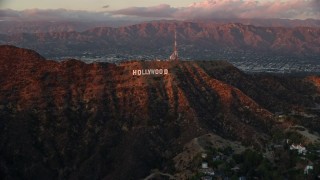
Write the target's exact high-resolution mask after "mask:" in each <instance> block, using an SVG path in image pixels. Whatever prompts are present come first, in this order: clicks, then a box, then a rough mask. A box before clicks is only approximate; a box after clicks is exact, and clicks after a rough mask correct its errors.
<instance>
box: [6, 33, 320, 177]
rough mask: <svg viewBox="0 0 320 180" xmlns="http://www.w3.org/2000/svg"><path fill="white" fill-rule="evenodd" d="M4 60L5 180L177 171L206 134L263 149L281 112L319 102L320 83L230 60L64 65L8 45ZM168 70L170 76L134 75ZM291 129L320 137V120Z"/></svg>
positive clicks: (304, 108)
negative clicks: (252, 70)
mask: <svg viewBox="0 0 320 180" xmlns="http://www.w3.org/2000/svg"><path fill="white" fill-rule="evenodd" d="M95 31H100V30H98V29H96V30H95ZM101 32H103V31H101ZM87 33H89V32H87ZM0 63H1V66H0V84H1V86H0V117H1V118H0V119H1V123H0V152H1V153H0V154H1V155H0V177H1V179H5V178H7V179H20V178H23V179H34V178H35V177H37V178H38V179H140V178H144V177H147V176H148V175H149V174H151V172H152V170H153V169H159V170H161V171H163V172H167V173H170V174H175V173H177V170H179V169H180V170H181V169H182V170H183V168H179V165H177V164H179V163H177V162H176V161H175V160H174V159H175V158H178V157H180V156H177V155H178V154H180V153H182V152H183V151H184V147H185V146H186V145H188V144H190V142H193V141H194V139H195V138H197V137H201V136H203V135H206V134H208V133H209V134H214V135H215V136H219V137H220V138H221V139H228V140H229V141H238V142H241V143H242V145H243V146H246V147H250V146H252V147H253V148H254V149H256V150H258V151H261V150H263V149H264V148H265V146H266V143H267V142H268V141H270V139H271V138H272V135H273V132H274V131H275V130H278V129H280V130H282V129H285V128H287V127H288V124H286V123H285V124H279V123H278V122H277V120H276V118H275V113H277V112H283V113H289V112H292V111H296V112H300V113H302V112H306V111H307V110H308V109H310V108H314V107H316V103H319V89H318V88H319V83H318V82H319V77H316V76H314V77H307V78H303V77H279V76H271V75H248V74H245V73H243V72H241V71H239V70H238V69H236V68H235V67H233V66H232V65H231V64H229V63H227V62H224V61H190V62H187V61H181V62H177V63H176V62H168V61H127V62H124V63H121V64H119V65H115V64H108V63H94V64H85V63H83V62H81V61H78V60H73V59H72V60H65V61H62V62H55V61H50V60H46V59H45V58H43V57H42V56H41V55H39V54H38V53H36V52H34V51H32V50H27V49H21V48H17V47H13V46H0ZM158 68H159V69H161V68H162V69H168V71H169V73H168V74H167V75H150V76H133V75H132V71H133V70H135V69H158ZM291 123H296V124H299V125H303V126H306V127H308V128H310V129H312V130H315V131H317V132H319V130H320V126H319V124H320V123H319V121H318V118H315V119H313V121H312V122H311V121H310V122H304V121H297V122H291ZM191 144H192V143H191ZM182 170H181V171H182ZM180 173H181V172H180Z"/></svg>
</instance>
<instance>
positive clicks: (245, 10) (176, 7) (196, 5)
mask: <svg viewBox="0 0 320 180" xmlns="http://www.w3.org/2000/svg"><path fill="white" fill-rule="evenodd" d="M146 17H147V18H149V19H177V20H184V19H213V18H282V19H308V18H312V19H320V0H139V1H134V0H112V1H111V0H0V20H61V19H65V20H81V21H91V20H95V21H103V20H117V19H119V18H126V19H139V18H140V19H141V18H146Z"/></svg>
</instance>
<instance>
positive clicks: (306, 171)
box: [304, 165, 313, 175]
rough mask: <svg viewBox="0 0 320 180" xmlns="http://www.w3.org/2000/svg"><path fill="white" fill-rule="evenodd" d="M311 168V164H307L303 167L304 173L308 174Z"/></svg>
mask: <svg viewBox="0 0 320 180" xmlns="http://www.w3.org/2000/svg"><path fill="white" fill-rule="evenodd" d="M312 170H313V166H312V165H307V166H306V167H305V168H304V174H306V175H308V174H309V172H310V171H312Z"/></svg>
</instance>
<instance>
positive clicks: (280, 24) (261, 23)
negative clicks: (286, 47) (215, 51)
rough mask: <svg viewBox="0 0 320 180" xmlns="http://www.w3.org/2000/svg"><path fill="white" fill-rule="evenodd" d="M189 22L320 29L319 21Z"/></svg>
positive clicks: (216, 20) (203, 20) (226, 20)
mask: <svg viewBox="0 0 320 180" xmlns="http://www.w3.org/2000/svg"><path fill="white" fill-rule="evenodd" d="M190 21H192V22H205V23H214V24H228V23H241V24H244V25H253V26H262V27H287V28H294V27H318V28H319V27H320V20H317V19H305V20H301V19H292V20H291V19H198V20H190Z"/></svg>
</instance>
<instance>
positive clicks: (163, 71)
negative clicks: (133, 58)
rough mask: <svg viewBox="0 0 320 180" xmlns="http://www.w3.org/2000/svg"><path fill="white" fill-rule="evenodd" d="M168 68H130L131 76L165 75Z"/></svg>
mask: <svg viewBox="0 0 320 180" xmlns="http://www.w3.org/2000/svg"><path fill="white" fill-rule="evenodd" d="M168 73H169V70H168V69H136V70H132V75H133V76H146V75H167V74H168Z"/></svg>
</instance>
